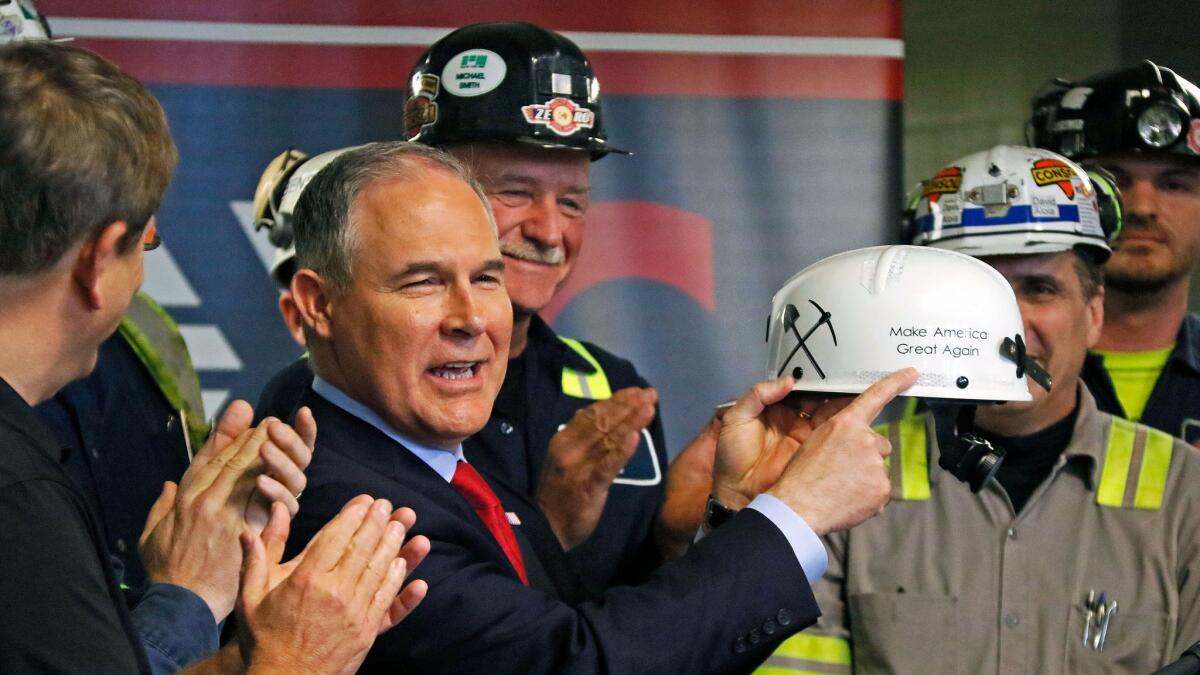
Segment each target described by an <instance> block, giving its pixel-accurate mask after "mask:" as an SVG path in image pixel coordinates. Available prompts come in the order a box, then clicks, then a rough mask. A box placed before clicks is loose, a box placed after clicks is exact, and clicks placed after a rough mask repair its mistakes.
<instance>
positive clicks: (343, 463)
mask: <svg viewBox="0 0 1200 675" xmlns="http://www.w3.org/2000/svg"><path fill="white" fill-rule="evenodd" d="M302 403H303V404H304V405H308V406H309V407H310V408H312V411H313V414H314V416H315V417H316V420H317V425H318V428H319V434H318V439H317V448H316V451H315V452H314V454H313V461H312V464H311V466H310V467H309V469H308V472H307V473H308V486H307V488H306V489H305V492H304V496H303V499H302V500H301V502H300V513H299V514H298V515H297V517H296V520H295V522H294V523H293V526H292V536H291V538H290V540H289V542H288V546H289V549H290V550H289V555H291V554H295V553H296V552H297V551H299V550H300V549H301V548H302V547H303V546H304V545H305V543H307V542H308V540H309V539H311V538H312V537H313V535H314V534H315V533H316V531H317V530H318V529H320V527H321V526H322V525H324V524H325V523H326V522H328V521H329V520H330V519H331V518H332V517H333V516H334V515H335V514H336V513H337V512H338V511H339V510H341V508H342V506H344V505H345V503H346V502H347V501H349V500H350V499H352V498H353V497H355V496H356V495H359V494H364V493H366V494H369V495H371V496H373V497H376V498H387V499H389V500H391V501H392V503H393V504H394V505H396V506H410V507H412V508H413V509H414V510H415V511H416V512H417V523H416V526H415V527H414V529H413V534H424V535H425V536H427V537H429V539H430V540H431V541H432V544H433V546H432V549H431V551H430V553H429V556H428V557H427V558H426V560H425V561H424V562H423V563H422V564H421V566H420V567H419V568H417V570H416V571H415V573H414V575H413V576H414V577H415V578H420V579H424V580H426V581H427V582H428V583H429V594H428V596H427V597H426V598H425V601H424V602H423V603H421V605H420V607H418V608H417V610H416V611H415V612H413V614H412V615H411V616H409V617H408V618H407V619H405V621H404V622H402V623H401V624H400V625H399V626H397V627H396V628H394V629H392V630H391V631H389V632H388V633H385V634H384V635H382V636H380V637H379V639H378V640H377V642H376V643H375V647H374V648H373V649H372V651H371V654H370V655H369V656H368V658H367V661H366V662H365V663H364V665H363V672H376V671H378V672H397V671H401V672H419V673H520V674H522V675H525V674H534V673H727V672H747V671H749V670H751V669H753V668H754V666H755V665H757V664H758V663H760V662H761V661H762V660H763V659H765V658H766V657H767V656H768V655H769V654H770V653H771V652H772V651H773V650H774V649H775V647H777V646H778V645H779V643H780V642H782V641H783V639H785V638H786V637H787V636H789V635H791V634H792V633H794V632H796V631H797V630H800V629H801V628H803V627H805V626H808V625H810V624H812V623H813V622H815V621H816V619H817V617H818V616H819V615H820V612H819V611H818V609H817V605H816V601H815V600H814V599H813V596H812V591H811V589H810V588H809V585H808V582H807V580H806V579H805V576H804V573H803V571H802V570H801V568H800V565H799V564H798V563H797V562H796V557H795V554H794V552H793V551H792V548H791V546H790V545H789V544H788V542H787V539H786V538H785V537H784V536H783V534H782V533H781V532H780V531H779V529H778V528H776V527H775V525H773V524H772V523H771V522H770V521H769V520H767V519H766V517H765V516H763V515H762V514H760V513H758V512H755V511H751V510H746V511H744V512H743V513H740V514H738V515H737V516H736V517H734V518H733V519H732V520H730V521H729V522H728V523H726V524H725V525H723V526H722V527H721V528H720V529H719V530H717V531H715V532H713V533H712V534H710V535H709V536H708V537H706V538H705V539H704V540H703V541H701V542H700V543H699V544H697V545H696V546H695V547H693V549H692V550H691V551H690V552H689V553H688V554H687V555H686V556H684V557H683V558H681V559H679V560H676V561H674V562H671V563H668V564H666V565H663V566H662V567H661V568H659V569H658V570H657V571H656V572H654V573H653V574H652V575H651V576H650V578H649V579H648V580H647V581H646V582H645V583H643V584H641V585H639V586H628V587H615V588H612V589H609V590H608V591H607V592H606V593H604V595H603V596H602V597H601V598H600V599H599V600H598V601H594V602H591V601H589V602H581V601H579V598H580V595H579V584H578V579H577V577H575V576H574V574H573V568H572V567H571V564H570V562H569V560H568V559H567V556H566V555H565V554H564V553H563V551H562V550H561V549H560V548H558V547H557V546H552V545H547V542H549V541H553V535H549V536H547V533H548V532H549V525H548V524H547V523H546V521H545V519H544V517H542V516H541V515H540V514H539V513H538V511H537V509H536V508H534V506H533V505H532V504H531V503H529V502H528V501H527V500H526V499H525V498H524V497H522V496H521V495H520V494H519V493H518V492H516V491H514V490H510V489H508V488H507V487H506V486H504V485H503V484H502V483H500V482H498V481H496V480H495V479H493V478H491V477H487V479H488V482H489V484H491V486H492V487H493V489H494V490H495V491H496V493H497V495H499V497H500V499H501V501H502V502H503V503H504V506H505V509H506V510H509V511H513V512H515V513H516V514H517V515H518V517H519V518H520V520H521V525H519V526H517V527H515V528H514V529H515V530H516V534H517V538H518V541H519V543H520V544H521V547H522V552H523V555H524V557H525V563H526V567H527V568H528V571H529V576H530V584H531V586H530V587H526V586H525V585H523V584H522V583H521V582H520V579H519V578H518V577H517V574H516V572H515V571H514V570H513V568H512V566H511V565H510V564H509V562H508V559H507V558H506V557H505V556H504V552H503V551H502V550H501V549H500V547H499V545H498V544H497V543H496V542H495V540H494V539H493V538H492V536H491V534H490V533H489V532H488V530H487V528H486V527H485V526H484V524H483V522H482V521H481V520H480V519H479V518H478V516H476V515H475V512H474V511H473V510H472V509H471V507H470V506H469V505H468V504H467V503H466V501H465V500H464V499H463V498H462V497H461V496H460V495H459V494H458V492H457V491H455V489H454V488H453V487H451V486H450V484H449V483H447V482H446V481H445V480H443V479H442V478H441V477H440V476H439V475H437V473H436V472H434V471H433V469H431V468H429V466H428V465H426V464H425V463H424V462H422V461H421V460H420V459H419V458H417V457H416V456H415V455H413V454H412V453H411V452H409V451H408V450H407V449H405V448H404V447H403V446H401V445H399V444H398V443H396V442H395V441H393V440H391V439H390V438H388V437H387V436H386V435H384V434H383V433H382V432H380V431H379V430H377V429H375V428H374V427H372V426H371V425H369V424H367V423H366V422H363V421H361V420H359V419H358V418H356V417H354V416H353V415H350V414H349V413H347V412H345V411H344V410H342V409H341V408H338V407H337V406H335V405H333V404H332V403H330V402H328V401H327V400H325V399H324V398H322V397H321V396H319V395H317V394H315V393H313V392H312V391H311V389H310V390H309V391H308V392H306V394H305V396H304V399H303V400H302ZM485 477H486V476H485ZM531 535H532V536H531ZM538 542H541V543H538Z"/></svg>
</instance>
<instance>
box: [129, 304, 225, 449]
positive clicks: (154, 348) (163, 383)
mask: <svg viewBox="0 0 1200 675" xmlns="http://www.w3.org/2000/svg"><path fill="white" fill-rule="evenodd" d="M120 331H121V335H122V336H123V337H124V338H125V342H126V344H128V345H129V347H130V349H132V350H133V352H134V354H136V355H137V357H138V360H139V361H141V362H142V365H143V366H145V367H146V371H147V372H148V373H149V374H150V376H151V378H152V379H153V380H154V382H155V384H157V385H158V388H159V391H161V392H162V394H163V397H164V398H166V399H167V402H168V403H169V404H170V405H171V407H172V408H174V409H176V410H179V411H181V412H182V413H183V418H184V420H185V422H186V423H187V434H188V437H189V440H190V442H191V445H192V447H193V448H199V447H200V446H201V445H203V444H204V441H205V440H206V439H207V438H208V434H209V431H210V427H209V425H208V424H207V423H206V422H205V419H204V400H203V398H202V397H201V395H200V378H199V377H198V376H197V375H196V369H195V368H193V367H192V359H191V356H190V355H189V354H188V351H187V345H186V344H185V343H184V341H183V335H181V334H180V332H179V327H178V326H177V325H176V324H175V321H174V320H173V319H172V318H171V315H170V314H167V310H165V309H163V307H162V305H160V304H158V303H157V302H155V300H154V298H151V297H150V296H149V295H147V294H146V293H143V292H141V291H139V292H138V293H137V294H136V295H134V297H133V300H132V301H131V302H130V304H129V308H128V309H127V310H126V311H125V316H124V317H122V319H121V325H120Z"/></svg>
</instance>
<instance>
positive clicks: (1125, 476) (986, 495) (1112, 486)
mask: <svg viewBox="0 0 1200 675" xmlns="http://www.w3.org/2000/svg"><path fill="white" fill-rule="evenodd" d="M1113 420H1114V418H1113V417H1112V416H1111V415H1108V414H1107V413H1102V412H1100V411H1099V410H1098V409H1097V408H1096V404H1095V401H1094V400H1093V399H1092V397H1091V395H1090V394H1088V393H1087V390H1086V388H1084V387H1081V388H1080V404H1079V414H1078V417H1077V420H1076V423H1075V429H1074V433H1073V436H1072V439H1071V442H1070V444H1069V445H1068V446H1067V448H1066V449H1065V451H1064V452H1063V454H1062V456H1061V457H1060V458H1059V461H1058V463H1057V464H1056V466H1055V468H1054V469H1053V470H1052V471H1051V474H1050V476H1049V477H1048V478H1047V480H1046V481H1045V482H1044V483H1043V484H1042V485H1040V486H1039V487H1038V488H1037V490H1036V491H1035V492H1034V493H1033V495H1032V496H1031V497H1030V499H1029V502H1028V503H1027V504H1026V506H1025V508H1024V509H1023V510H1022V511H1021V513H1020V514H1015V513H1014V512H1013V508H1012V504H1011V502H1010V501H1009V499H1008V496H1007V495H1006V494H1005V493H1004V490H1003V489H1002V488H1001V487H1000V486H999V485H997V484H996V483H995V482H993V483H991V484H990V485H988V486H987V487H985V488H984V489H983V490H982V491H981V492H980V493H978V494H972V493H971V491H970V490H969V488H968V487H967V485H966V484H964V483H962V482H960V481H958V480H956V479H955V478H954V477H953V476H951V475H949V474H947V473H945V472H944V471H943V470H942V469H941V468H940V467H938V466H937V457H938V454H939V451H938V448H937V442H936V437H935V434H934V432H933V428H932V425H930V424H928V420H927V419H925V418H915V419H911V420H909V421H908V422H907V426H906V423H905V421H903V420H902V421H901V422H897V423H893V424H892V425H891V427H890V428H889V435H890V437H891V440H892V445H893V448H894V452H893V455H892V458H891V460H890V464H891V468H892V476H893V497H892V499H893V501H892V503H891V504H890V505H889V506H888V508H887V510H886V511H885V512H884V513H883V514H882V515H881V516H879V517H877V518H874V519H872V520H870V521H868V522H866V523H864V524H862V525H860V526H859V527H856V528H854V529H853V530H852V531H850V532H843V533H836V534H833V535H830V536H828V537H827V538H826V543H827V546H828V548H829V568H828V569H827V571H826V574H825V578H824V579H823V580H822V581H821V582H820V583H818V584H817V585H816V586H814V589H813V590H814V593H815V594H816V596H817V600H818V602H819V603H820V606H821V611H822V612H823V613H824V615H823V616H822V618H821V621H820V623H819V624H818V625H817V626H816V627H814V628H813V629H811V630H810V631H806V632H805V633H804V634H801V635H800V636H796V637H795V638H793V640H795V642H794V643H792V644H790V645H789V644H787V643H785V645H783V646H782V647H781V649H780V650H779V651H777V652H776V655H774V656H772V657H771V660H770V661H768V663H769V664H770V665H773V666H776V667H780V668H782V669H783V672H786V671H787V670H788V669H796V670H808V671H812V670H817V671H820V672H839V671H845V670H848V669H849V666H850V664H849V662H850V661H851V660H852V661H853V667H854V669H855V670H857V671H858V672H870V673H876V672H896V673H917V672H920V673H1005V674H1007V673H1148V672H1151V671H1153V670H1155V669H1157V668H1159V667H1160V666H1162V665H1164V664H1166V663H1170V662H1171V661H1174V660H1175V659H1176V658H1178V656H1179V654H1180V653H1181V652H1182V651H1183V650H1184V649H1185V648H1187V647H1188V646H1189V645H1191V644H1192V643H1193V642H1196V641H1197V640H1200V602H1198V597H1197V596H1198V592H1197V591H1198V589H1200V531H1198V530H1200V490H1197V489H1196V487H1195V486H1196V485H1200V451H1197V450H1196V449H1195V448H1193V447H1192V446H1190V445H1187V444H1186V443H1184V442H1183V441H1181V440H1178V439H1172V438H1170V437H1168V436H1167V435H1166V434H1164V433H1162V432H1159V431H1157V430H1154V431H1150V430H1149V429H1148V427H1144V426H1142V425H1135V424H1133V423H1131V422H1127V421H1124V420H1118V421H1117V422H1116V423H1115V424H1114V421H1113ZM1110 439H1111V442H1110ZM918 444H919V447H917V448H916V450H917V452H913V450H914V448H913V447H912V446H914V445H918ZM904 445H907V446H908V447H904V448H903V449H902V446H904ZM922 449H923V450H922ZM922 464H923V465H924V466H922ZM906 472H907V475H905V473H906ZM926 486H927V487H926ZM1160 490H1161V495H1160V492H1159V491H1160ZM1091 590H1094V591H1096V592H1097V593H1100V592H1103V593H1104V594H1105V595H1106V599H1107V600H1108V601H1109V602H1111V601H1114V600H1115V601H1117V603H1118V610H1117V613H1116V614H1115V615H1114V616H1113V617H1112V618H1111V619H1110V623H1109V628H1108V633H1107V637H1106V640H1105V645H1104V648H1103V650H1096V649H1094V648H1093V647H1092V646H1090V645H1087V646H1085V644H1084V641H1083V635H1084V625H1085V619H1086V616H1087V614H1086V603H1087V598H1088V593H1089V591H1091ZM1092 635H1093V636H1094V633H1092ZM845 641H849V644H848V645H847V644H846V643H845ZM776 672H780V671H776Z"/></svg>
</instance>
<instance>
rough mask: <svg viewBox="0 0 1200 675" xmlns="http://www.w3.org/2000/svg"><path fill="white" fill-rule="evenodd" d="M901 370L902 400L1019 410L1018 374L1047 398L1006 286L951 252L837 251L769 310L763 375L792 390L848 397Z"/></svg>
mask: <svg viewBox="0 0 1200 675" xmlns="http://www.w3.org/2000/svg"><path fill="white" fill-rule="evenodd" d="M907 366H912V367H914V368H916V369H917V371H918V372H919V373H920V376H919V379H918V380H917V383H916V384H915V385H913V386H912V387H911V388H910V389H909V390H908V391H907V392H905V395H907V396H917V397H926V398H933V399H950V400H958V401H963V402H999V401H1028V400H1030V398H1031V397H1030V393H1029V388H1028V386H1027V383H1026V375H1028V376H1029V377H1030V378H1031V379H1034V380H1035V381H1039V383H1041V384H1042V386H1043V387H1045V388H1046V389H1049V377H1048V376H1047V375H1046V373H1045V371H1044V370H1042V369H1041V368H1040V367H1038V366H1037V365H1036V364H1034V363H1032V361H1030V360H1029V359H1028V358H1027V357H1026V355H1025V342H1024V337H1023V334H1022V322H1021V313H1020V310H1019V309H1018V307H1017V301H1016V298H1015V296H1014V295H1013V291H1012V287H1011V286H1009V284H1008V281H1006V280H1005V279H1004V277H1003V276H1001V275H1000V273H998V272H997V271H996V270H994V269H992V268H991V267H989V266H988V265H987V264H985V263H983V262H981V261H979V260H976V259H975V258H972V257H970V256H967V255H963V254H961V253H956V252H953V251H947V250H942V249H936V248H928V247H917V246H877V247H873V248H863V249H858V250H854V251H847V252H845V253H840V254H838V255H834V256H832V257H829V258H826V259H824V260H821V261H820V262H817V263H814V264H812V265H809V266H808V267H806V268H804V269H803V270H801V271H800V272H799V273H797V274H796V275H795V276H793V277H792V278H791V279H789V280H788V281H787V283H785V284H784V285H783V288H782V289H780V290H779V292H778V293H776V294H775V297H774V298H773V299H772V301H771V315H770V317H769V320H768V324H767V376H768V377H769V378H776V377H779V376H781V375H784V374H791V375H792V376H793V377H794V378H795V379H796V384H795V387H794V389H795V390H796V391H807V392H819V393H845V394H857V393H860V392H862V391H863V390H864V389H866V388H867V387H869V386H870V385H871V384H873V383H875V382H876V381H878V380H880V379H882V378H883V377H884V376H886V375H887V374H889V373H891V372H893V371H896V370H899V369H901V368H904V367H907ZM1043 378H1044V381H1042V380H1043Z"/></svg>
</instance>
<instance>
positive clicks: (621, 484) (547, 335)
mask: <svg viewBox="0 0 1200 675" xmlns="http://www.w3.org/2000/svg"><path fill="white" fill-rule="evenodd" d="M583 345H584V347H585V348H586V349H587V351H588V352H589V353H590V354H591V355H592V356H593V357H594V358H595V359H596V361H597V362H598V363H599V364H600V367H601V368H602V369H603V370H604V373H605V375H606V376H607V378H608V381H609V384H610V386H611V388H612V390H613V391H614V392H615V391H617V390H618V389H622V388H624V387H646V386H649V385H647V384H646V381H645V380H643V379H642V378H641V376H640V375H638V373H637V370H636V369H635V368H634V367H633V364H631V363H630V362H629V361H626V360H625V359H622V358H620V357H618V356H614V355H613V354H610V353H609V352H607V351H605V350H603V349H601V348H599V347H597V346H595V345H593V344H591V343H587V342H585V343H583ZM524 361H525V366H524V370H523V377H524V381H523V382H522V383H520V384H521V385H522V386H523V390H524V392H525V397H524V406H523V407H524V409H523V410H518V411H510V410H503V409H501V408H500V405H499V404H498V405H497V408H496V409H494V410H493V411H492V416H491V419H489V420H488V423H487V426H486V427H484V428H483V429H482V430H481V431H480V432H479V433H478V434H476V435H475V436H472V437H471V438H469V439H467V441H466V442H465V443H463V450H464V453H465V454H466V456H467V459H469V460H470V461H471V463H472V464H474V465H476V466H477V467H480V468H481V469H483V470H485V471H486V472H487V473H488V475H489V476H492V477H494V478H496V479H497V480H499V481H501V482H502V483H504V484H505V485H506V486H509V487H511V488H512V489H513V490H514V491H516V492H517V493H519V494H521V495H523V496H524V497H526V498H532V497H533V495H534V492H535V491H536V489H537V482H538V478H539V477H540V475H541V471H542V465H543V463H544V462H545V460H546V453H547V452H548V451H549V448H550V437H551V436H553V435H554V434H555V433H556V432H557V431H558V430H559V428H560V427H561V426H562V425H563V424H566V423H567V422H569V421H570V420H571V417H572V416H573V415H574V414H575V412H576V411H577V410H579V409H580V408H583V407H585V406H588V405H591V404H592V403H593V402H594V401H592V400H591V399H584V398H575V397H572V396H568V395H567V394H565V393H563V391H562V370H563V368H564V367H568V368H571V369H573V370H577V371H580V372H584V373H591V372H594V370H595V369H594V367H593V366H592V365H591V364H590V363H588V361H587V360H586V359H584V358H583V357H582V356H580V355H579V354H577V353H576V352H575V351H573V350H572V349H571V348H570V347H568V346H567V345H566V344H565V343H563V342H562V341H561V340H560V339H559V338H558V336H557V335H555V334H554V331H553V330H551V329H550V327H549V326H547V325H546V323H545V322H543V321H542V320H541V319H540V318H538V317H536V316H535V317H534V318H533V323H532V325H531V326H530V329H529V342H528V345H527V347H526V349H525V356H524ZM311 383H312V371H311V370H309V368H308V360H307V359H301V360H299V361H297V362H295V363H293V364H292V365H290V366H289V367H287V368H286V369H284V370H283V371H281V372H280V373H279V374H278V375H276V376H275V377H274V378H273V379H272V380H271V382H270V383H268V384H267V386H266V387H265V388H264V390H263V394H262V396H261V397H260V398H259V401H258V405H257V406H256V407H255V412H256V415H257V416H258V417H259V418H260V419H261V418H262V417H265V416H267V415H274V416H276V417H279V418H280V419H291V417H292V414H293V413H294V412H295V409H296V407H297V403H298V401H299V399H300V397H301V395H302V393H303V392H304V391H305V390H306V389H307V388H308V385H309V384H311ZM513 385H514V383H513V382H511V381H509V380H506V381H505V384H504V386H505V388H506V389H507V388H508V387H511V386H513ZM504 399H505V397H504V396H503V395H501V397H500V401H503V400H504ZM530 412H532V414H529V413H530ZM527 420H528V421H527ZM666 471H667V452H666V447H665V445H664V441H663V429H662V419H661V417H660V416H658V415H655V417H654V420H653V421H652V422H651V423H650V426H649V427H648V428H647V429H646V431H645V432H644V433H642V435H641V439H640V441H639V445H638V448H637V450H636V452H635V453H634V455H633V456H632V457H631V458H630V460H629V462H628V463H627V464H626V466H625V469H624V471H623V472H622V473H621V475H620V476H618V478H617V480H616V482H615V483H614V484H613V487H612V489H611V490H610V491H609V496H608V501H607V502H606V504H605V507H604V513H603V514H602V515H601V518H600V522H599V524H598V526H597V527H596V531H595V532H594V533H593V535H592V536H591V537H590V538H589V539H588V540H587V541H585V542H583V543H582V544H580V545H578V546H576V547H575V548H574V549H572V550H571V553H570V558H571V560H572V562H573V564H574V565H575V567H576V569H577V570H578V571H579V575H580V578H581V580H582V583H583V584H584V588H585V590H586V591H587V592H589V593H590V594H592V595H596V594H599V593H601V592H603V590H604V589H605V588H608V587H609V586H613V585H617V584H623V583H633V582H636V581H638V580H640V579H642V578H644V577H645V575H646V574H648V573H649V572H650V570H653V569H654V568H655V567H657V566H658V563H659V562H660V561H659V556H658V552H657V549H656V548H655V545H654V541H653V531H654V521H655V519H656V518H657V516H658V511H659V508H660V506H661V504H662V500H663V494H664V487H665V479H666Z"/></svg>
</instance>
